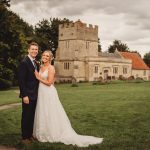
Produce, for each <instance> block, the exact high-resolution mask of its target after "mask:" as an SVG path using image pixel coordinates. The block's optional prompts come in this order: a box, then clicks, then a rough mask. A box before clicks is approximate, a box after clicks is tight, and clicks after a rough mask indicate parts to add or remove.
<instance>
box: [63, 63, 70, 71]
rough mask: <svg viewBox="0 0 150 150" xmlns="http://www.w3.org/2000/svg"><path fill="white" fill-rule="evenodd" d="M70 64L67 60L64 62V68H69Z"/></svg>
mask: <svg viewBox="0 0 150 150" xmlns="http://www.w3.org/2000/svg"><path fill="white" fill-rule="evenodd" d="M69 66H70V64H69V62H65V63H64V70H69Z"/></svg>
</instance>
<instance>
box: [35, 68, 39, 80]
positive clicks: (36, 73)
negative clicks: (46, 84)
mask: <svg viewBox="0 0 150 150" xmlns="http://www.w3.org/2000/svg"><path fill="white" fill-rule="evenodd" d="M34 74H35V77H36V78H37V79H38V80H40V75H39V73H38V72H37V70H35V72H34Z"/></svg>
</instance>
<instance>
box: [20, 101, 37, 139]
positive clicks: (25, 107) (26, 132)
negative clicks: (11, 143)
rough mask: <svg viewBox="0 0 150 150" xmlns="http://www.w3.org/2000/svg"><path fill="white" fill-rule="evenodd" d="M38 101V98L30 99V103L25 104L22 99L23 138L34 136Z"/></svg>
mask: <svg viewBox="0 0 150 150" xmlns="http://www.w3.org/2000/svg"><path fill="white" fill-rule="evenodd" d="M36 102H37V101H36V100H30V102H29V104H25V103H24V102H23V100H22V119H21V130H22V139H28V138H30V137H32V134H33V124H34V115H35V108H36Z"/></svg>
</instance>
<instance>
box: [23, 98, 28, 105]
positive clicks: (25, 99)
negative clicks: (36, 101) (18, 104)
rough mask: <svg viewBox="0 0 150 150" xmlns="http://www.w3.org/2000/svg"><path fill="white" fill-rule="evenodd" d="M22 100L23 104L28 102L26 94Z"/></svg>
mask: <svg viewBox="0 0 150 150" xmlns="http://www.w3.org/2000/svg"><path fill="white" fill-rule="evenodd" d="M23 102H24V103H25V104H29V97H28V96H26V97H23Z"/></svg>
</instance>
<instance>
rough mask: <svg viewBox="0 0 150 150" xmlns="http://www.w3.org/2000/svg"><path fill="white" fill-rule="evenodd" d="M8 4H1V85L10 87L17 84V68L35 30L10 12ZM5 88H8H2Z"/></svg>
mask: <svg viewBox="0 0 150 150" xmlns="http://www.w3.org/2000/svg"><path fill="white" fill-rule="evenodd" d="M5 2H9V1H7V0H6V1H5ZM6 4H7V3H5V5H4V3H0V29H1V30H0V72H1V73H0V84H1V85H2V84H5V83H6V84H7V85H8V86H10V85H11V84H12V83H13V84H16V82H17V68H18V65H19V63H20V60H21V59H22V57H23V56H24V54H25V53H26V48H27V45H28V40H29V39H30V38H31V37H32V36H33V28H32V26H29V25H28V24H27V23H26V22H24V21H23V20H22V19H21V18H20V17H19V16H18V15H16V14H15V13H13V12H12V11H10V10H8V9H7V5H6ZM8 82H9V83H11V84H8ZM4 87H7V86H5V85H4V86H1V87H0V88H4Z"/></svg>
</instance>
